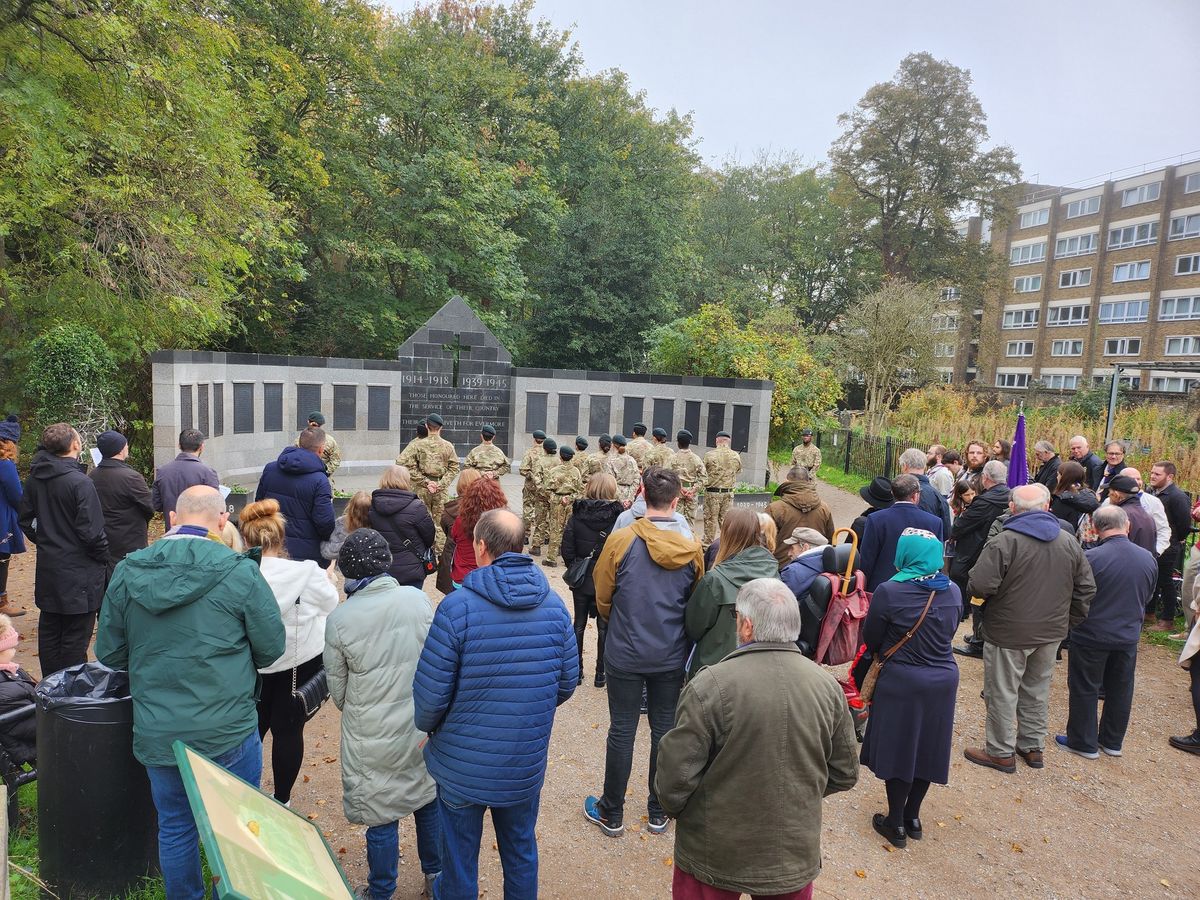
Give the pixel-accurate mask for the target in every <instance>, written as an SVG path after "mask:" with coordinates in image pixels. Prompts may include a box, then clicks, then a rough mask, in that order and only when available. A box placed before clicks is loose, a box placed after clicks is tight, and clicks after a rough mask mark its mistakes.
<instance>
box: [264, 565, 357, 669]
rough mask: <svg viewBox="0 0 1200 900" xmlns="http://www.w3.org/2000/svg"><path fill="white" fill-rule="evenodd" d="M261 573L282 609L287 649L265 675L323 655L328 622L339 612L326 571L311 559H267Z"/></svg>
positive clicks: (267, 667) (336, 597) (335, 590)
mask: <svg viewBox="0 0 1200 900" xmlns="http://www.w3.org/2000/svg"><path fill="white" fill-rule="evenodd" d="M259 571H260V572H261V573H262V577H263V578H265V579H266V581H267V584H268V585H269V586H270V588H271V593H272V594H274V595H275V602H276V604H278V606H279V615H280V619H281V620H282V621H283V630H284V632H285V633H286V635H287V642H286V647H285V648H284V651H283V653H282V654H280V657H279V659H277V660H275V662H273V663H271V664H270V665H269V666H262V667H260V668H259V673H260V674H262V675H270V674H272V673H274V672H286V671H287V670H288V669H291V668H293V667H294V666H298V665H300V664H301V663H306V662H308V661H309V660H310V659H313V658H315V657H318V656H320V655H321V651H322V650H324V649H325V619H326V617H327V616H328V615H329V614H330V613H331V612H333V611H334V609H336V608H337V605H338V591H337V588H335V587H334V586H333V582H332V581H330V580H329V576H328V575H326V574H325V570H324V569H322V568H321V567H320V566H318V565H317V564H316V563H315V562H313V561H312V560H311V559H304V560H300V559H281V558H280V557H278V556H264V557H263V558H262V562H261V563H259Z"/></svg>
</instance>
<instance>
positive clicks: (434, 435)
mask: <svg viewBox="0 0 1200 900" xmlns="http://www.w3.org/2000/svg"><path fill="white" fill-rule="evenodd" d="M445 424H446V422H445V420H444V419H443V418H442V417H441V416H440V415H438V414H437V413H430V414H429V415H427V416H426V417H425V427H426V428H427V429H428V431H429V434H428V435H427V436H425V437H423V438H417V439H416V440H415V441H413V442H412V443H411V444H409V445H408V446H407V447H405V448H404V452H403V453H401V454H400V456H399V458H398V459H397V460H396V464H397V465H400V466H405V467H406V468H407V469H408V471H409V473H410V474H411V476H412V488H413V493H414V494H416V495H417V497H418V498H420V500H421V502H422V503H424V504H425V506H426V507H427V508H428V509H429V515H430V516H432V517H433V521H434V522H440V521H442V510H444V509H445V508H446V494H447V493H448V492H449V490H450V485H452V484H453V483H454V479H455V477H456V476H457V475H458V469H459V465H458V452H457V451H456V450H455V449H454V445H453V444H452V443H450V442H449V441H448V440H446V439H445V438H444V437H442V426H443V425H445ZM433 541H434V549H435V550H436V551H437V554H438V556H441V554H442V550H443V549H445V547H446V532H445V531H444V530H442V529H441V528H436V529H434V536H433Z"/></svg>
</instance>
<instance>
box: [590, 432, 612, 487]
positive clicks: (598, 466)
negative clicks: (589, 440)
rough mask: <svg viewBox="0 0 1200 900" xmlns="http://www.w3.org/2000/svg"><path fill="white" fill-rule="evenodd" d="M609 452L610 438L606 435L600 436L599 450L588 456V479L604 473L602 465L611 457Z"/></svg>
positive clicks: (610, 447) (610, 448) (610, 446)
mask: <svg viewBox="0 0 1200 900" xmlns="http://www.w3.org/2000/svg"><path fill="white" fill-rule="evenodd" d="M610 450H612V438H611V437H609V436H608V435H607V434H602V435H600V449H599V450H597V451H596V452H595V453H592V454H589V455H588V477H591V476H592V475H595V474H596V473H597V472H603V471H604V464H605V463H606V462H608V459H609V456H611V454H610V453H609V451H610Z"/></svg>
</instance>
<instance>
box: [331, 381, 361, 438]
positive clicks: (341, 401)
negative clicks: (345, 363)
mask: <svg viewBox="0 0 1200 900" xmlns="http://www.w3.org/2000/svg"><path fill="white" fill-rule="evenodd" d="M357 427H358V385H356V384H335V385H334V386H333V430H334V431H354V430H355V429H356V428H357Z"/></svg>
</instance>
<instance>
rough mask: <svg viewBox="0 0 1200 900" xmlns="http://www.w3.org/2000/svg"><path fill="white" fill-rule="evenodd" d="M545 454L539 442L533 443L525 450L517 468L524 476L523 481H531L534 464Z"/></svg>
mask: <svg viewBox="0 0 1200 900" xmlns="http://www.w3.org/2000/svg"><path fill="white" fill-rule="evenodd" d="M545 455H546V451H545V450H543V449H542V445H541V444H534V445H533V446H532V447H530V448H529V449H528V450H526V451H525V455H524V456H523V457H521V467H520V468H519V469H517V471H518V472H520V473H521V474H522V475H523V476H524V477H525V482H526V483H527V484H528V483H530V482H532V481H533V467H534V464H535V463H536V462H537V461H538V460H539V459H541V458H542V457H543V456H545Z"/></svg>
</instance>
